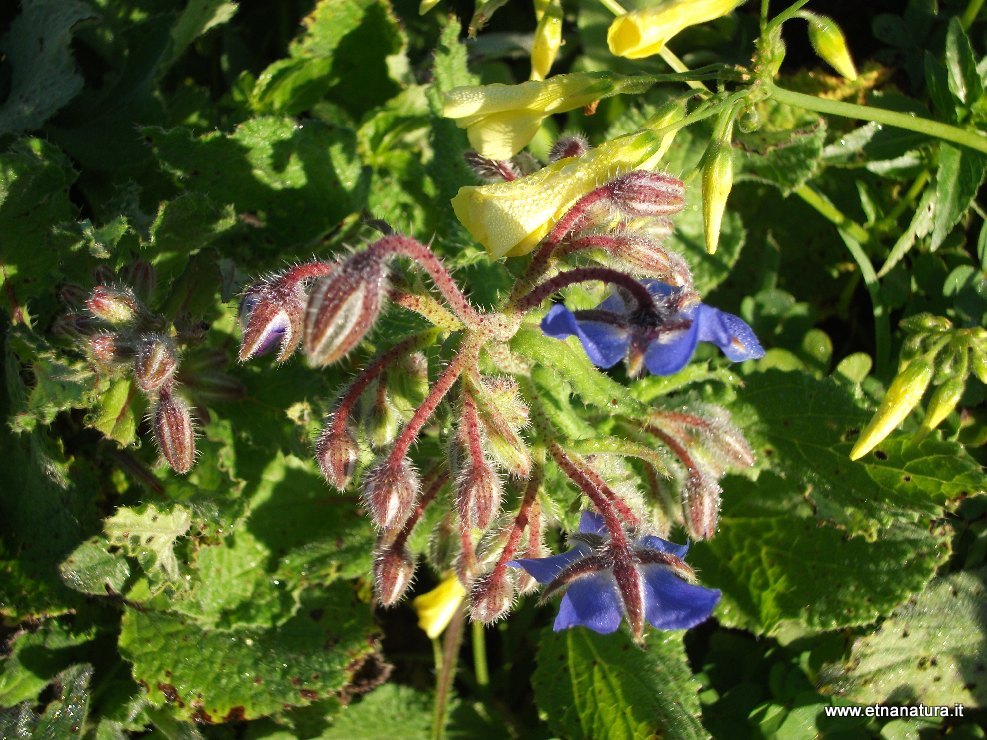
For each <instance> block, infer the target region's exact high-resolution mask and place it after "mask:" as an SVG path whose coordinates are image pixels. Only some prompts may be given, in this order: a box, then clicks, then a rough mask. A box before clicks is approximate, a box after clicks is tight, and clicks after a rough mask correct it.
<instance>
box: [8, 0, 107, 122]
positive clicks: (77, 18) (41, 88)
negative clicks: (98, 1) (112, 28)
mask: <svg viewBox="0 0 987 740" xmlns="http://www.w3.org/2000/svg"><path fill="white" fill-rule="evenodd" d="M94 17H95V14H94V13H93V10H92V8H91V7H90V6H89V5H87V4H86V3H83V2H77V1H76V0H24V2H22V3H21V13H20V15H18V16H17V17H16V18H15V19H14V22H13V23H11V24H10V30H9V31H7V33H6V35H5V36H4V37H3V39H0V55H2V56H5V57H6V58H7V62H8V64H9V65H10V67H11V68H12V76H11V80H10V93H9V95H8V96H7V99H6V100H5V101H4V102H3V103H2V104H0V134H8V133H16V132H19V131H29V130H31V129H37V128H40V127H41V125H42V124H44V122H45V121H47V120H48V119H49V118H50V117H51V116H53V115H54V114H55V112H56V111H58V110H59V109H60V108H61V107H62V106H64V105H65V104H66V103H68V102H69V101H70V100H71V99H72V98H74V97H75V96H76V95H77V94H78V92H79V91H80V90H81V89H82V84H83V79H82V75H80V74H79V73H78V72H77V71H76V68H75V60H74V59H73V58H72V52H71V47H70V44H71V41H72V32H73V30H74V29H75V27H76V26H77V25H78V24H79V23H81V22H82V21H85V20H88V19H90V18H94Z"/></svg>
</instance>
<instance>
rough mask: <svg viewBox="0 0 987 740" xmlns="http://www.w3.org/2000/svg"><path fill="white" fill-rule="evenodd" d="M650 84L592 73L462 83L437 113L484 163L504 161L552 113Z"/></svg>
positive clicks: (516, 150) (638, 89)
mask: <svg viewBox="0 0 987 740" xmlns="http://www.w3.org/2000/svg"><path fill="white" fill-rule="evenodd" d="M650 85H651V82H650V81H647V80H639V79H636V78H633V77H628V78H620V77H615V76H613V75H609V74H605V73H598V72H578V73H575V74H569V75H555V76H554V77H549V78H548V79H547V80H531V81H528V82H522V83H521V84H520V85H504V84H501V83H495V84H493V85H467V86H464V87H456V88H453V89H452V90H450V91H449V92H447V93H446V94H445V100H444V101H443V109H442V115H443V116H445V117H446V118H453V119H456V125H457V126H459V128H464V129H466V135H467V136H468V137H469V141H470V146H472V147H473V148H474V149H475V150H476V151H477V152H478V153H479V154H481V155H483V156H484V157H488V158H490V159H510V158H511V157H513V156H514V155H515V154H517V153H518V152H519V151H521V150H522V149H523V148H524V147H525V146H526V145H527V144H528V142H529V141H531V139H532V138H533V137H534V135H535V134H536V133H537V132H538V127H539V126H541V122H542V121H544V120H545V119H546V118H548V117H549V116H550V115H552V114H553V113H564V112H565V111H570V110H574V109H576V108H582V107H583V106H586V105H589V104H590V103H592V102H594V101H597V100H600V99H601V98H606V97H609V96H611V95H616V94H617V93H620V92H639V91H640V92H643V91H644V90H646V89H647V88H648V87H650Z"/></svg>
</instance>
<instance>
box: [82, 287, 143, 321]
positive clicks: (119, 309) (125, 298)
mask: <svg viewBox="0 0 987 740" xmlns="http://www.w3.org/2000/svg"><path fill="white" fill-rule="evenodd" d="M86 308H88V309H89V311H90V313H92V315H93V316H95V317H96V318H98V319H102V320H103V321H105V322H107V323H108V324H113V325H114V326H118V325H120V324H128V323H131V322H132V321H134V320H135V319H136V318H137V317H138V316H139V315H140V313H141V305H140V303H138V301H137V297H136V296H135V295H134V294H133V292H132V291H131V290H130V289H129V288H114V287H111V286H108V285H97V286H96V287H95V288H93V289H92V291H91V292H90V293H89V299H88V300H87V301H86Z"/></svg>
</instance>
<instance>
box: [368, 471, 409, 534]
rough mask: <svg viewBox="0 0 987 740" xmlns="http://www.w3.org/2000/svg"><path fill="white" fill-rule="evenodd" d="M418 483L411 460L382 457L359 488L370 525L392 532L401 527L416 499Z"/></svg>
mask: <svg viewBox="0 0 987 740" xmlns="http://www.w3.org/2000/svg"><path fill="white" fill-rule="evenodd" d="M419 487H420V483H419V480H418V473H416V472H415V468H414V466H412V464H411V460H409V459H408V458H407V457H403V458H401V459H400V460H391V459H390V458H385V459H384V460H383V461H381V462H379V463H377V464H376V465H375V466H374V467H373V468H372V469H371V470H370V472H368V473H367V479H366V482H365V483H364V486H363V500H364V503H365V504H366V506H367V509H369V511H370V518H371V519H372V520H373V522H374V524H376V525H377V526H378V527H381V528H383V529H392V528H394V527H399V526H401V525H402V524H404V522H405V520H407V518H408V516H410V514H411V511H412V509H413V508H414V505H415V499H416V498H417V497H418V489H419Z"/></svg>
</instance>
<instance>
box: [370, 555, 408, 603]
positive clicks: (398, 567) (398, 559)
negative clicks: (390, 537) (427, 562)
mask: <svg viewBox="0 0 987 740" xmlns="http://www.w3.org/2000/svg"><path fill="white" fill-rule="evenodd" d="M414 575H415V561H414V560H413V559H412V557H411V553H409V552H408V549H407V548H406V547H404V546H401V547H395V546H394V545H385V546H380V545H378V549H377V551H376V552H375V553H374V594H375V595H376V596H377V601H378V603H379V604H380V605H381V606H393V605H394V604H396V603H397V602H398V601H400V600H401V597H403V596H404V595H405V593H406V592H407V590H408V586H410V585H411V579H412V577H413V576H414Z"/></svg>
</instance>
